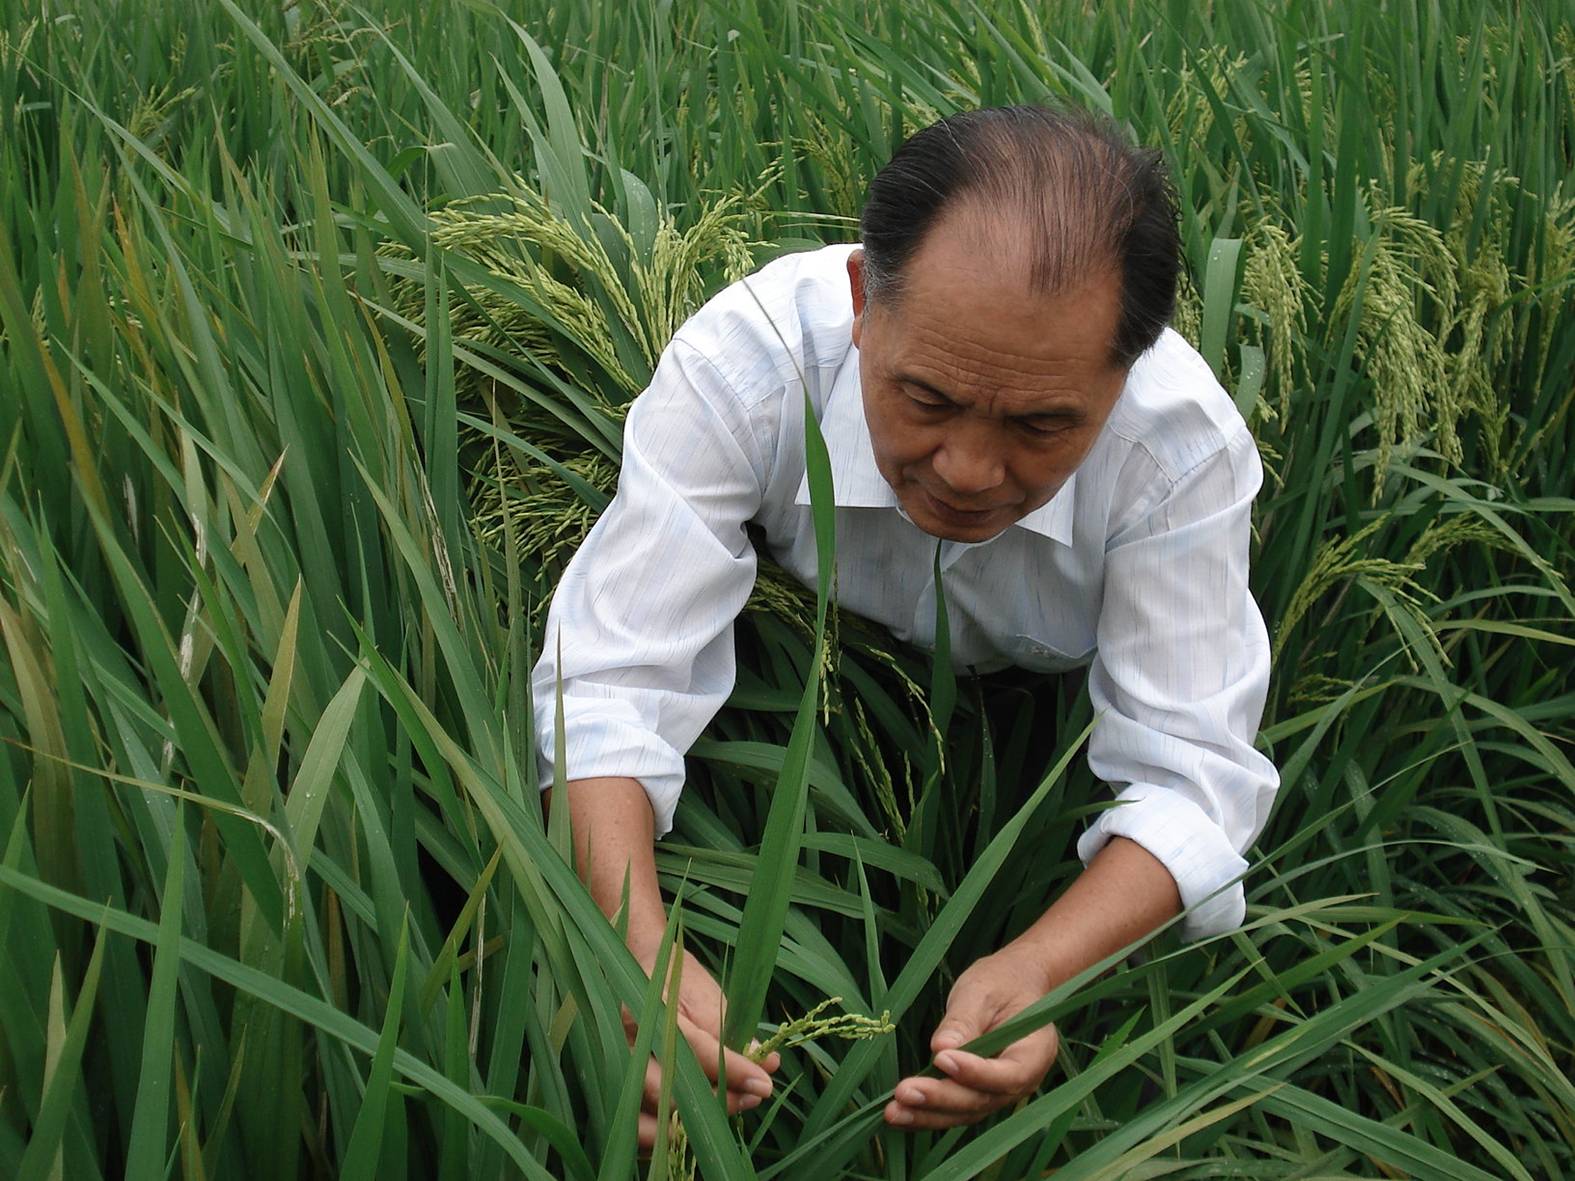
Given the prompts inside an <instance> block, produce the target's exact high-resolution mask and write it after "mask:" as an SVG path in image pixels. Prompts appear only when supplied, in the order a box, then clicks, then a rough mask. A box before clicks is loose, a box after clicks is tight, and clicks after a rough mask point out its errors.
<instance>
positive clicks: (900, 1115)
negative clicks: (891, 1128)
mask: <svg viewBox="0 0 1575 1181" xmlns="http://www.w3.org/2000/svg"><path fill="white" fill-rule="evenodd" d="M891 1122H892V1123H894V1124H911V1123H912V1122H913V1114H912V1113H911V1112H907V1111H904V1110H903V1109H902V1108H900V1107H899V1108H898V1109H897V1110H896V1111H895V1112H894V1113H893V1114H892V1117H891Z"/></svg>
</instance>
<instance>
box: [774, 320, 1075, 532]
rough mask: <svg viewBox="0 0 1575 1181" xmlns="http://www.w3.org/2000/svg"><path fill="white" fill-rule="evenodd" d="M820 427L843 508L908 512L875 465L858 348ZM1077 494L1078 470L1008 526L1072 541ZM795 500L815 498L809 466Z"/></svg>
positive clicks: (840, 372)
mask: <svg viewBox="0 0 1575 1181" xmlns="http://www.w3.org/2000/svg"><path fill="white" fill-rule="evenodd" d="M820 433H821V434H822V435H823V436H824V437H825V440H826V451H827V452H828V453H829V455H830V458H831V485H832V492H833V497H832V499H833V501H834V503H835V504H836V506H837V507H838V508H890V509H896V510H897V511H898V512H899V513H900V512H902V509H901V506H900V505H899V503H898V501H897V494H896V493H895V492H893V491H892V488H891V485H890V484H888V483H886V478H885V477H884V476H882V475H881V474H880V469H879V468H877V467H876V466H875V448H874V445H873V444H872V443H871V442H870V428H869V423H868V422H866V421H865V418H864V394H863V391H862V389H861V388H860V386H859V365H858V350H857V349H851V348H850V349H849V350H848V356H847V359H846V360H845V361H844V362H843V363H842V366H841V367H840V368H839V369H838V371H837V376H836V379H835V381H834V382H833V383H832V387H831V392H830V393H829V394H827V395H826V409H825V412H824V413H823V414H822V415H821V419H820ZM1076 500H1077V473H1076V472H1073V473H1072V475H1071V476H1069V477H1068V478H1067V481H1066V483H1065V484H1063V485H1061V490H1060V491H1059V492H1057V493H1056V494H1055V495H1054V496H1053V497H1051V498H1050V499H1049V500H1048V501H1046V502H1045V503H1044V504H1042V505H1040V506H1039V507H1038V508H1036V509H1035V510H1034V511H1033V512H1031V513H1029V514H1028V515H1027V516H1025V517H1023V518H1022V519H1021V520H1018V521H1016V522H1014V523H1013V524H1012V525H1010V526H1008V528H1012V529H1027V530H1028V531H1029V532H1030V533H1037V534H1039V536H1041V537H1048V538H1049V539H1050V540H1052V541H1056V542H1059V543H1060V544H1062V545H1071V544H1072V513H1073V509H1074V508H1075V506H1076ZM793 502H794V503H795V504H809V503H810V499H809V473H808V472H807V471H806V472H805V474H804V478H803V479H802V480H800V481H799V485H798V494H797V495H796V496H795V497H794V498H793ZM904 516H906V514H904ZM997 536H999V534H997ZM976 544H984V543H982V542H980V543H976Z"/></svg>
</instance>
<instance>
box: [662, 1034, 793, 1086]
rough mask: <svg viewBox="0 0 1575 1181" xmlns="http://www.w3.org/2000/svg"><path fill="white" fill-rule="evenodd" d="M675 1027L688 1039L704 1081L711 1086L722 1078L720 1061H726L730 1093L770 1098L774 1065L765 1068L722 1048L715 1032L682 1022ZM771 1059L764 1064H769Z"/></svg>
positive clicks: (774, 1056)
mask: <svg viewBox="0 0 1575 1181" xmlns="http://www.w3.org/2000/svg"><path fill="white" fill-rule="evenodd" d="M678 1028H679V1029H680V1030H681V1031H682V1032H683V1035H684V1037H685V1038H686V1039H687V1040H688V1042H689V1046H690V1048H691V1049H693V1050H694V1052H695V1057H696V1058H698V1059H699V1060H700V1067H701V1069H702V1070H704V1071H705V1076H706V1078H708V1079H710V1080H711V1081H712V1082H713V1083H714V1082H717V1081H718V1080H719V1079H720V1077H721V1068H720V1066H719V1061H720V1062H725V1063H726V1064H727V1089H728V1090H729V1091H742V1092H744V1093H745V1094H748V1095H758V1096H759V1097H760V1098H762V1099H765V1098H768V1097H769V1096H770V1094H771V1073H770V1071H771V1070H774V1069H776V1067H775V1065H772V1066H770V1067H769V1068H768V1067H767V1066H763V1065H760V1064H759V1063H755V1062H751V1061H750V1060H749V1059H748V1058H746V1057H744V1055H742V1054H740V1053H739V1052H738V1051H737V1050H728V1049H724V1048H723V1046H722V1044H721V1043H720V1042H719V1041H717V1038H716V1035H715V1034H714V1033H712V1032H710V1031H709V1030H707V1029H702V1028H701V1027H700V1026H697V1025H693V1024H691V1023H689V1022H687V1021H684V1020H682V1019H680V1020H679V1022H678ZM771 1058H776V1060H777V1062H780V1061H781V1058H780V1057H778V1056H777V1055H775V1054H773V1055H772V1056H771ZM771 1058H768V1059H766V1061H767V1062H768V1063H769V1062H771Z"/></svg>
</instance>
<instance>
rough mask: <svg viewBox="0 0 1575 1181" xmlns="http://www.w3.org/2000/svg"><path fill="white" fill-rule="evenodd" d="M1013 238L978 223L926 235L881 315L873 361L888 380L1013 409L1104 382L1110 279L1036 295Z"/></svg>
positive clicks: (1111, 315)
mask: <svg viewBox="0 0 1575 1181" xmlns="http://www.w3.org/2000/svg"><path fill="white" fill-rule="evenodd" d="M1020 236H1021V235H1020V233H1018V232H1015V231H1012V230H1011V229H1009V228H1006V229H1002V228H1000V227H992V226H990V225H988V224H987V223H981V221H980V220H979V219H955V220H947V221H943V222H942V223H940V224H939V225H937V226H936V227H935V229H934V230H932V231H931V233H930V234H929V235H928V236H927V237H926V238H925V240H924V242H923V244H922V245H921V246H920V248H919V250H918V251H916V252H915V254H914V256H913V257H912V258H911V259H910V260H909V262H908V265H907V267H906V268H905V269H904V271H903V282H902V291H901V296H900V298H899V299H897V300H896V301H894V302H893V303H891V304H890V305H889V306H887V307H884V308H882V309H880V311H879V312H878V315H879V317H880V319H881V320H882V325H881V329H880V331H879V333H878V342H877V343H878V348H877V352H878V354H879V355H878V356H877V357H876V358H875V360H876V361H877V363H878V364H881V365H883V366H884V367H885V368H886V370H887V371H888V376H891V377H894V378H897V379H901V378H904V377H918V378H920V379H922V380H924V381H927V382H929V383H930V384H933V385H935V386H936V387H937V388H939V389H940V390H941V391H942V392H944V393H946V394H948V395H949V396H953V397H957V398H960V399H966V400H972V399H974V398H976V397H990V398H991V399H992V400H995V399H1005V400H1007V401H1010V402H1014V403H1015V402H1022V401H1027V402H1032V401H1034V400H1036V399H1037V398H1040V397H1051V398H1055V397H1061V398H1075V397H1076V396H1077V395H1078V392H1079V391H1080V390H1085V389H1087V387H1088V386H1089V385H1090V383H1091V382H1093V381H1094V379H1096V378H1100V379H1103V380H1101V384H1104V380H1108V378H1109V376H1110V374H1111V372H1112V370H1113V369H1114V366H1113V363H1112V361H1111V347H1112V341H1113V339H1114V336H1115V329H1116V323H1117V319H1118V316H1119V312H1120V286H1119V280H1118V278H1117V277H1116V274H1115V272H1114V270H1113V269H1103V270H1100V271H1098V272H1096V273H1094V274H1090V275H1087V276H1085V277H1083V278H1081V279H1078V280H1075V281H1074V282H1073V283H1071V284H1070V285H1068V286H1067V287H1066V288H1065V289H1063V290H1061V291H1058V292H1055V293H1053V294H1049V295H1046V294H1043V293H1041V292H1036V291H1035V290H1033V288H1032V286H1031V284H1030V282H1029V262H1028V258H1027V252H1026V251H1024V250H1022V249H1021V248H1020V246H1021V243H1020V242H1019V241H1016V239H1018V238H1020Z"/></svg>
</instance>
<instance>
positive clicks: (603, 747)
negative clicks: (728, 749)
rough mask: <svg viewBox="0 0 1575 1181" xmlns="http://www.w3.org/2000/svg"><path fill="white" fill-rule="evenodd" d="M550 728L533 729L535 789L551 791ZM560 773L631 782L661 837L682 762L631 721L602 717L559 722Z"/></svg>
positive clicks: (680, 781) (668, 824) (679, 785)
mask: <svg viewBox="0 0 1575 1181" xmlns="http://www.w3.org/2000/svg"><path fill="white" fill-rule="evenodd" d="M554 729H555V728H554V726H553V725H552V724H551V723H548V724H547V725H544V726H540V728H539V734H540V738H539V743H540V745H539V747H538V748H537V755H538V763H537V765H538V767H539V769H540V771H541V776H540V785H541V788H542V789H543V790H546V789H547V788H549V787H551V786H552V776H553V757H552V751H553V750H554V749H555V746H554V743H555V737H554ZM563 733H564V744H563V747H564V763H563V765H564V770H565V773H566V776H567V778H569V779H600V778H603V777H609V778H611V777H617V778H624V779H635V780H638V781H639V784H640V786H641V787H643V788H644V789H645V795H646V798H647V799H649V800H650V801H651V815H652V819H653V821H654V834H655V835H656V836H658V837H662V836H666V835H667V834H668V832H670V831H671V830H672V827H673V813H674V812H675V811H676V810H677V808H678V797H679V796H680V795H681V794H682V793H683V788H684V757H683V755H681V754H679V753H678V752H677V751H675V750H674V749H673V748H672V747H671V746H669V745H667V743H665V742H663V741H662V740H661V739H659V738H657V737H656V736H655V735H654V734H652V733H651V731H650V729H649V727H647V726H645V725H644V724H643V723H640V722H637V721H625V720H623V719H620V718H616V717H608V716H607V715H605V714H596V715H593V716H580V717H575V716H574V715H573V714H570V715H569V716H568V717H566V718H565V719H564V724H563Z"/></svg>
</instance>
